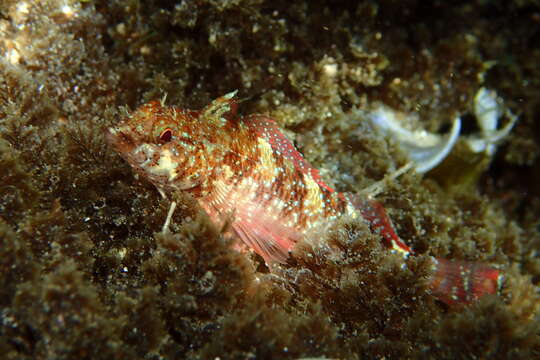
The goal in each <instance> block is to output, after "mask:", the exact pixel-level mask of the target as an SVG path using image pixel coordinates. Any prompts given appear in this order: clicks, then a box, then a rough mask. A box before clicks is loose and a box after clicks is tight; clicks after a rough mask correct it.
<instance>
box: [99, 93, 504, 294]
mask: <svg viewBox="0 0 540 360" xmlns="http://www.w3.org/2000/svg"><path fill="white" fill-rule="evenodd" d="M235 94H236V92H232V93H229V94H227V95H225V96H222V97H220V98H218V99H216V100H214V101H213V102H211V103H210V104H209V105H208V106H207V107H205V108H204V109H202V110H200V111H194V110H185V109H180V108H177V107H169V106H165V105H164V104H163V102H160V101H152V102H150V103H148V104H145V105H142V106H141V107H139V108H138V109H137V110H135V111H134V112H132V113H131V114H130V115H129V116H127V117H126V118H125V119H123V120H122V121H121V122H120V123H119V124H118V125H116V126H114V127H111V128H109V129H108V130H107V132H106V139H107V141H108V143H109V144H110V145H111V146H112V147H113V148H114V149H115V150H116V151H117V152H118V153H119V154H120V155H121V156H122V157H123V158H124V159H125V160H126V161H127V162H128V163H129V164H130V165H131V166H132V168H133V169H134V170H135V171H136V172H137V173H138V174H140V175H142V176H143V177H144V178H146V179H147V180H148V181H150V182H151V183H152V184H154V185H155V186H156V188H157V189H158V190H159V192H160V193H161V194H162V195H163V196H168V195H171V194H172V193H174V192H178V191H184V192H187V193H190V194H191V195H192V196H193V197H194V198H195V199H196V200H197V202H198V203H199V205H200V206H201V207H202V208H203V209H204V210H205V211H206V213H207V214H208V215H209V217H210V219H211V220H212V221H213V222H214V223H215V224H216V225H218V226H220V225H222V224H223V223H224V222H225V221H229V220H230V221H231V227H232V229H233V231H234V233H235V234H236V235H237V236H238V237H239V238H240V239H241V240H242V241H243V242H244V243H245V244H246V245H247V246H249V247H250V248H252V249H253V250H254V251H255V252H256V253H258V254H259V255H261V256H262V257H263V258H264V260H265V262H266V263H267V264H269V265H271V264H273V263H276V262H277V263H284V262H286V260H287V258H288V257H289V254H290V251H291V250H292V249H293V247H294V245H295V244H296V243H298V242H299V241H300V240H302V239H307V241H309V238H310V237H311V236H317V235H318V234H320V233H323V232H324V231H325V230H326V229H327V228H328V227H329V226H331V225H332V224H333V223H334V222H335V221H336V220H337V219H338V218H339V217H340V216H344V215H346V216H349V217H352V218H359V217H361V218H362V219H364V220H365V221H366V222H367V223H368V224H369V226H370V228H371V230H372V231H373V232H374V233H378V234H380V235H381V238H382V242H383V244H384V245H385V246H386V247H387V248H389V249H390V251H394V252H399V253H401V254H403V256H404V257H407V256H409V255H411V254H412V253H413V251H412V250H411V249H410V248H409V247H408V246H407V245H406V244H405V243H404V242H403V241H402V240H401V239H400V238H399V236H398V235H397V233H396V232H395V230H394V227H393V225H392V222H391V220H390V218H389V217H388V215H387V214H386V211H385V210H384V207H383V206H382V204H380V203H379V202H376V201H374V200H371V199H369V198H365V197H361V196H358V195H355V194H344V193H339V192H336V191H335V190H334V189H333V188H331V187H330V186H328V185H327V184H326V183H325V182H324V181H323V180H322V178H321V177H320V175H319V172H318V170H317V169H315V168H314V167H313V166H311V165H310V164H309V163H308V162H307V161H306V160H305V159H304V157H303V156H302V155H301V154H300V153H299V152H298V151H297V150H296V148H295V147H294V145H293V144H292V142H291V141H290V140H289V139H288V138H287V137H286V136H285V135H283V133H282V132H281V130H280V129H279V127H278V125H277V124H276V122H275V121H274V120H273V119H271V118H269V117H267V116H264V115H250V116H246V117H238V116H236V108H237V103H236V101H235V99H234V96H235ZM174 206H175V203H173V205H172V206H171V210H170V211H169V216H168V218H167V222H166V225H165V226H164V229H165V230H166V229H167V227H168V223H169V220H170V217H171V216H172V212H173V211H174ZM432 264H433V273H432V276H431V278H430V279H428V281H429V286H430V289H431V291H432V293H433V294H434V295H435V296H436V297H437V298H438V299H439V300H441V301H443V302H445V303H447V304H466V303H470V302H472V301H475V300H476V299H478V298H480V297H482V296H484V295H486V294H495V293H497V291H498V289H499V288H500V285H501V281H502V279H503V277H502V275H501V274H500V272H499V271H498V270H497V269H494V268H492V267H490V266H488V265H486V264H484V263H479V262H465V261H450V260H445V259H438V258H432Z"/></svg>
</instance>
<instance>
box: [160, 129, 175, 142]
mask: <svg viewBox="0 0 540 360" xmlns="http://www.w3.org/2000/svg"><path fill="white" fill-rule="evenodd" d="M159 140H161V141H163V142H169V141H171V140H172V129H170V128H166V129H165V130H163V131H162V132H161V134H159Z"/></svg>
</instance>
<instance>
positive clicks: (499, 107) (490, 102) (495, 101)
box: [465, 88, 517, 155]
mask: <svg viewBox="0 0 540 360" xmlns="http://www.w3.org/2000/svg"><path fill="white" fill-rule="evenodd" d="M505 115H506V116H507V117H508V119H509V120H510V121H509V122H508V124H506V125H505V126H504V127H503V128H502V129H500V130H497V126H498V123H499V120H500V119H501V118H502V117H503V116H505ZM474 116H475V117H476V121H477V122H478V126H479V127H480V134H479V135H471V136H468V137H467V138H466V139H465V142H466V143H467V145H468V146H469V148H470V149H471V150H472V151H473V152H475V153H480V152H484V151H485V152H486V153H487V154H488V155H493V154H494V153H495V149H496V148H497V143H499V142H500V141H501V140H502V139H504V138H505V137H506V136H507V135H508V134H509V133H510V131H511V130H512V128H513V127H514V125H515V123H516V121H517V116H516V115H514V114H512V113H511V112H510V110H508V109H507V108H505V107H504V103H503V101H502V99H501V98H500V97H498V96H497V93H496V92H495V91H493V90H488V89H486V88H480V90H478V92H477V93H476V96H475V97H474Z"/></svg>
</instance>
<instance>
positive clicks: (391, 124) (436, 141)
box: [367, 105, 461, 173]
mask: <svg viewBox="0 0 540 360" xmlns="http://www.w3.org/2000/svg"><path fill="white" fill-rule="evenodd" d="M410 116H413V115H405V114H403V113H398V112H396V111H394V110H392V109H390V108H389V107H387V106H384V105H381V106H379V107H378V108H377V109H375V110H373V111H371V112H369V113H368V114H367V117H368V118H369V119H370V120H371V122H372V123H373V124H374V125H375V127H376V128H377V129H378V130H380V131H381V132H382V133H383V134H389V135H390V136H392V137H393V138H395V139H396V140H397V141H398V142H399V145H400V146H401V148H402V149H403V150H405V152H407V154H408V155H409V157H410V158H411V160H413V161H414V162H415V164H416V166H415V168H416V171H418V172H420V173H425V172H428V171H429V170H431V169H433V168H434V167H435V166H437V165H439V164H440V163H441V162H442V161H443V160H444V158H445V157H446V156H447V155H448V153H450V151H451V150H452V148H453V147H454V145H455V144H456V141H457V139H458V136H459V131H460V130H461V119H460V118H456V119H455V120H454V122H453V124H452V129H451V130H450V132H449V133H448V134H446V135H444V136H441V135H437V134H432V133H429V132H427V131H425V130H417V131H411V130H408V129H406V128H404V127H403V126H402V125H401V124H402V123H404V122H408V121H407V119H404V117H410Z"/></svg>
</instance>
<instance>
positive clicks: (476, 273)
mask: <svg viewBox="0 0 540 360" xmlns="http://www.w3.org/2000/svg"><path fill="white" fill-rule="evenodd" d="M433 262H434V265H435V271H434V273H433V276H432V278H431V279H430V283H429V287H430V289H431V291H432V293H433V295H434V296H435V297H437V298H438V299H439V300H441V301H442V302H444V303H446V304H448V305H455V304H469V303H472V302H474V301H475V300H477V299H479V298H481V297H482V296H484V295H488V294H496V293H497V292H498V291H499V289H500V287H501V283H502V281H503V276H502V274H501V273H500V272H499V270H497V269H494V268H492V267H490V266H488V265H486V264H484V263H480V262H467V261H451V260H445V259H439V258H437V259H436V258H433Z"/></svg>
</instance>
